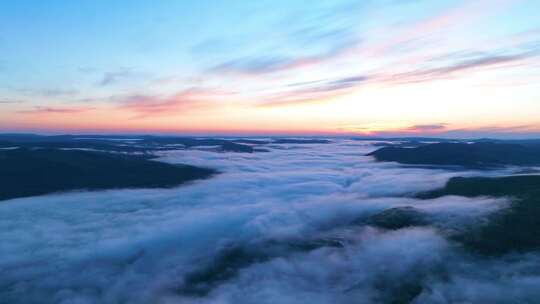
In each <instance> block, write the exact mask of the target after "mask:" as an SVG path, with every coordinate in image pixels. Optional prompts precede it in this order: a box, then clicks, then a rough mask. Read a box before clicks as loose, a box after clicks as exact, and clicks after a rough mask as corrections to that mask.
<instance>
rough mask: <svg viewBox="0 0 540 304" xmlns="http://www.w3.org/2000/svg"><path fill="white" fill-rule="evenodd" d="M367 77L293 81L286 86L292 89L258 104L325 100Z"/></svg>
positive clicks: (270, 105) (268, 104) (337, 95)
mask: <svg viewBox="0 0 540 304" xmlns="http://www.w3.org/2000/svg"><path fill="white" fill-rule="evenodd" d="M368 79H369V78H368V77H367V76H351V77H343V78H336V79H326V80H318V81H314V82H304V83H293V84H290V85H289V86H288V87H293V88H295V89H294V90H289V91H286V92H283V93H278V94H274V95H270V96H267V97H265V98H263V102H262V103H260V104H259V105H258V106H264V107H276V106H290V105H295V104H305V103H317V102H321V101H326V100H328V99H332V98H336V97H339V96H343V95H346V94H348V93H350V92H352V91H353V90H354V89H355V88H357V87H358V86H361V85H362V84H363V83H365V82H366V81H368Z"/></svg>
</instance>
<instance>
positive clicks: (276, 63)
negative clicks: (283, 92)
mask: <svg viewBox="0 0 540 304" xmlns="http://www.w3.org/2000/svg"><path fill="white" fill-rule="evenodd" d="M357 44H358V42H355V41H347V42H344V43H342V44H339V45H335V46H332V47H331V48H330V49H328V50H326V51H324V52H322V53H319V54H316V55H305V56H294V57H291V56H277V55H274V56H272V55H266V56H252V57H243V58H237V59H233V60H229V61H226V62H223V63H221V64H219V65H217V66H214V67H213V68H212V69H210V72H217V73H224V74H238V75H248V76H250V75H251V76H254V75H264V74H270V73H275V72H281V71H289V70H293V69H298V68H304V67H309V66H314V65H319V64H323V63H327V62H328V61H331V60H333V59H336V58H339V57H340V56H342V55H344V54H346V53H347V52H349V51H350V50H351V49H354V48H356V46H357Z"/></svg>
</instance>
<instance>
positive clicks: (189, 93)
mask: <svg viewBox="0 0 540 304" xmlns="http://www.w3.org/2000/svg"><path fill="white" fill-rule="evenodd" d="M233 95H234V93H232V92H226V91H218V90H212V89H203V88H191V89H187V90H183V91H180V92H178V93H176V94H174V95H170V96H153V95H131V96H125V97H120V98H116V100H117V102H119V103H120V105H119V108H121V109H124V110H129V111H132V112H136V113H138V114H139V115H140V117H146V116H156V115H160V116H167V115H177V114H178V113H182V112H187V111H190V110H194V109H202V108H207V107H208V106H209V105H212V104H213V105H214V106H216V105H217V103H219V102H220V101H223V100H226V99H227V98H229V97H230V96H233Z"/></svg>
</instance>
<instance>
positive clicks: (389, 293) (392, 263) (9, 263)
mask: <svg viewBox="0 0 540 304" xmlns="http://www.w3.org/2000/svg"><path fill="white" fill-rule="evenodd" d="M265 148H267V149H268V150H269V151H270V152H266V153H262V152H261V153H253V154H247V153H216V152H211V151H196V150H177V151H167V152H162V153H161V157H160V159H159V160H160V161H165V162H169V163H186V164H191V165H198V166H205V167H212V168H217V169H218V170H220V172H221V173H220V174H219V175H216V176H215V177H213V178H210V179H207V180H201V181H196V182H193V183H190V184H187V185H182V186H180V187H176V188H172V189H138V190H110V191H97V192H72V193H63V194H53V195H46V196H39V197H30V198H20V199H13V200H9V201H3V202H0V303H6V304H7V303H63V304H67V303H70V304H75V303H77V304H79V303H80V304H83V303H84V304H86V303H166V304H168V303H402V302H399V301H400V299H399V296H396V295H403V294H407V292H408V290H420V292H419V294H418V295H417V296H415V297H414V299H412V300H411V303H533V302H534V299H540V288H538V286H540V257H539V256H538V255H536V254H532V253H531V254H521V255H508V256H503V257H499V258H482V257H479V256H475V255H473V254H471V253H468V252H466V251H465V250H464V249H463V248H461V247H460V246H459V244H455V243H453V242H452V241H449V238H448V237H447V235H448V234H449V233H451V232H452V231H455V230H459V229H463V228H464V227H468V226H470V225H476V224H478V223H479V222H481V221H482V220H484V219H485V217H486V215H488V214H490V213H491V212H493V211H495V210H499V209H500V208H505V207H506V206H507V204H508V201H507V200H506V199H495V198H489V197H482V198H474V199H471V198H464V197H456V196H449V197H442V198H438V199H432V200H419V199H416V198H414V193H417V192H420V191H427V190H431V189H435V188H439V187H442V186H444V184H445V182H446V181H447V180H448V179H449V178H451V177H453V176H476V175H490V176H496V175H504V174H508V171H505V170H501V171H471V170H464V169H456V168H452V169H451V168H447V169H444V168H429V167H418V166H416V167H413V166H401V165H398V164H396V163H379V162H375V161H374V160H373V159H372V158H371V157H369V156H365V154H366V153H368V152H371V151H373V150H375V149H377V147H376V146H374V145H373V143H371V142H363V141H349V140H334V141H333V142H332V143H331V144H310V145H305V144H290V145H273V146H272V145H270V146H265ZM403 206H413V207H414V208H416V209H418V210H420V211H422V212H424V213H425V214H426V215H428V216H429V218H430V221H431V222H432V223H433V224H432V225H429V226H423V227H413V228H406V229H399V230H394V231H390V230H382V229H377V228H374V227H371V226H367V225H358V224H353V223H358V221H359V220H360V221H361V220H362V219H365V218H368V217H370V216H372V215H374V214H377V213H379V212H381V211H383V210H386V209H389V208H393V207H403ZM306 242H307V243H309V244H319V245H317V246H312V247H309V248H308V249H306V248H304V247H302V246H301V245H302V244H306ZM336 242H337V243H338V244H339V245H335V244H336ZM330 244H334V245H330ZM224 273H225V274H226V275H224ZM194 274H199V276H198V277H197V276H196V275H195V276H194ZM201 274H202V275H201ZM194 277H195V278H197V279H195V280H194V279H193V278H194Z"/></svg>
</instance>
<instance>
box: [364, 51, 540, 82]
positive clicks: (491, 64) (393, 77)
mask: <svg viewBox="0 0 540 304" xmlns="http://www.w3.org/2000/svg"><path fill="white" fill-rule="evenodd" d="M538 55H539V53H538V52H537V51H530V52H525V53H519V54H512V55H484V56H479V57H477V58H473V59H467V60H463V61H458V62H453V63H449V64H447V65H445V66H440V67H433V68H425V69H417V70H411V71H407V72H401V73H395V74H392V73H388V72H383V73H382V74H379V75H374V76H373V78H374V79H376V82H379V83H385V84H406V83H417V82H426V81H433V80H439V79H446V78H449V77H454V76H459V75H461V74H465V73H472V72H476V71H480V70H483V69H487V68H504V67H508V66H510V65H511V64H515V63H519V62H522V61H524V60H526V59H529V58H533V57H537V56H538Z"/></svg>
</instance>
